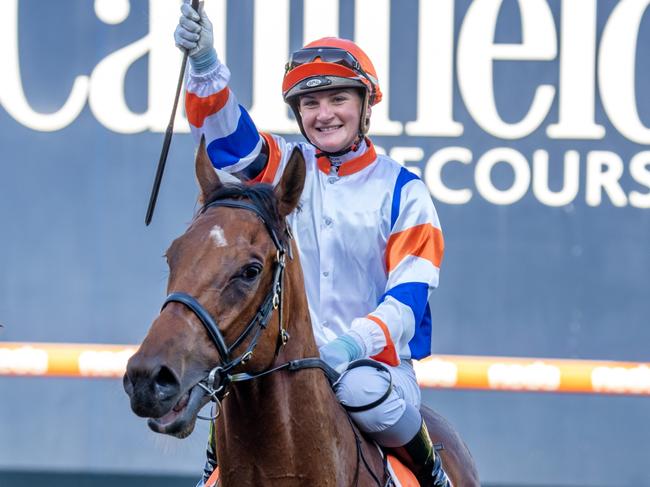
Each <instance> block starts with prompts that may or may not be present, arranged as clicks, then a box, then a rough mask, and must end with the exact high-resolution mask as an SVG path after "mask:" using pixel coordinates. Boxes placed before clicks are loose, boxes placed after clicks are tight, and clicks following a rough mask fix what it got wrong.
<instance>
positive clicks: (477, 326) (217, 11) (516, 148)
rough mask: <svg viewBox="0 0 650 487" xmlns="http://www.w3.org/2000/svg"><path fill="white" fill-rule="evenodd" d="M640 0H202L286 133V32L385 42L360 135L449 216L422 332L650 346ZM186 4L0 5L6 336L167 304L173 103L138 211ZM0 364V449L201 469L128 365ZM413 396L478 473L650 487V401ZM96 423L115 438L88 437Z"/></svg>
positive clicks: (81, 338)
mask: <svg viewBox="0 0 650 487" xmlns="http://www.w3.org/2000/svg"><path fill="white" fill-rule="evenodd" d="M649 3H650V2H648V1H643V0H622V1H618V2H617V1H610V0H601V1H596V0H583V1H572V0H564V1H560V0H548V1H545V0H525V1H524V0H519V1H514V0H475V1H473V2H472V1H467V0H463V1H455V2H454V1H452V0H419V1H417V0H408V1H392V2H391V1H389V0H356V1H353V0H341V1H338V0H301V1H296V0H256V1H254V0H241V1H228V2H226V1H225V0H207V1H206V8H207V11H208V13H209V15H210V16H211V18H212V19H213V23H214V26H215V38H216V39H215V42H216V44H217V50H218V51H219V55H220V58H221V59H222V60H225V62H226V63H228V65H229V66H230V68H231V70H232V73H233V76H232V80H233V81H232V88H233V90H234V91H235V92H237V94H238V97H239V99H240V102H241V103H242V104H243V105H245V106H246V107H248V108H249V110H250V113H251V115H252V117H253V119H254V120H255V121H256V122H257V124H258V126H259V128H260V129H263V130H265V131H271V132H275V133H280V134H283V135H285V136H286V137H287V138H289V139H292V140H294V139H298V138H299V132H298V129H297V126H296V125H295V122H294V121H293V120H292V118H291V117H290V114H289V112H288V110H287V109H286V107H285V106H284V104H283V102H282V97H281V95H280V85H281V79H282V75H283V68H284V63H285V61H286V58H287V56H288V54H289V52H290V51H291V50H293V49H297V48H298V47H300V46H301V45H302V43H303V40H305V41H307V40H310V39H313V38H316V37H321V36H323V35H340V36H343V37H348V38H353V39H355V40H356V41H357V42H358V43H359V44H360V45H361V46H362V47H363V48H364V49H365V50H366V51H367V52H368V54H369V55H370V57H371V58H372V59H373V61H374V62H375V65H376V66H377V68H378V71H379V73H378V74H379V78H380V83H381V85H382V91H383V92H384V94H385V98H384V100H383V101H382V103H381V104H380V105H378V106H377V107H376V109H375V110H374V111H373V115H372V127H371V136H372V137H373V140H374V141H375V143H376V145H377V146H380V147H381V148H382V150H384V151H385V152H386V153H388V154H389V155H390V156H391V157H393V158H394V159H396V160H398V161H400V162H402V163H404V164H405V165H406V166H407V167H409V168H410V169H411V170H413V171H414V172H416V173H417V174H418V175H420V177H421V178H422V179H423V180H424V182H425V183H426V184H427V186H428V188H429V189H430V192H431V195H432V198H433V199H434V201H435V203H436V206H437V209H438V212H439V215H440V218H441V221H442V225H443V230H444V233H445V241H446V252H445V261H444V263H443V267H442V275H441V283H440V288H439V290H438V291H437V297H436V312H435V315H434V350H435V351H436V353H444V354H469V355H507V356H531V357H566V358H589V359H612V360H634V361H648V352H647V349H648V347H647V341H648V336H649V333H648V324H649V323H650V298H649V293H648V275H650V243H649V242H650V212H649V208H650V151H649V150H647V146H648V145H649V144H650V90H649V89H648V85H647V82H646V80H647V79H649V78H650V61H649V59H650V56H649V54H650V24H649V23H648V15H647V8H648V5H649ZM178 5H179V2H176V1H172V0H149V1H135V0H134V1H128V0H95V1H94V2H91V1H89V0H59V1H57V2H48V1H38V0H21V1H20V2H19V1H18V0H3V1H2V2H1V3H0V66H2V69H0V105H1V109H0V134H1V135H0V140H1V152H0V154H1V157H0V167H1V172H2V177H0V198H1V202H2V204H0V221H1V222H2V228H3V230H2V232H0V323H2V324H3V325H4V329H2V330H1V331H0V339H2V340H7V341H47V342H50V341H51V342H97V343H137V342H139V341H140V340H141V339H142V337H143V335H144V333H145V331H146V329H147V327H148V325H149V323H150V322H151V320H152V318H153V317H154V316H155V315H156V313H157V310H158V308H159V305H160V303H161V301H162V299H163V296H164V295H165V280H166V267H165V263H164V260H163V259H162V258H161V257H160V256H161V255H162V253H163V252H164V250H165V248H166V246H167V245H168V244H169V242H171V240H172V239H173V238H174V237H175V236H176V235H178V234H179V233H180V232H181V231H182V229H183V228H184V225H185V224H186V223H187V222H188V221H189V220H190V218H191V215H192V211H193V209H194V208H195V199H196V188H195V183H194V175H193V166H192V162H193V150H194V143H193V141H192V140H191V137H190V136H189V135H188V132H189V129H188V125H187V122H186V120H185V119H184V115H183V114H182V113H179V115H178V119H177V124H176V126H177V131H176V135H175V138H174V140H173V142H172V149H171V153H170V158H169V162H168V168H167V173H166V175H165V179H164V181H163V186H162V190H161V194H160V199H159V204H158V208H157V210H156V214H155V216H154V220H153V224H152V225H151V226H150V227H148V228H145V227H144V224H143V219H144V214H145V209H146V204H147V199H148V193H149V190H150V188H151V183H152V180H153V175H154V171H155V165H156V163H157V160H158V155H159V151H160V146H161V143H162V133H163V131H164V130H165V127H166V125H167V120H168V117H169V113H170V110H171V102H172V99H173V93H174V88H175V83H176V79H177V76H178V69H179V66H180V58H181V54H180V53H179V52H178V51H177V50H176V49H175V47H174V45H173V39H172V32H173V30H174V27H175V23H176V22H177V19H178V15H179V13H178ZM641 380H647V381H650V379H647V378H641ZM0 383H1V384H2V390H3V391H9V392H7V393H6V397H11V398H12V399H11V400H10V401H2V402H1V403H0V416H2V418H3V419H2V420H0V427H1V428H2V429H1V430H0V431H1V434H2V436H3V441H2V442H1V443H0V468H11V469H19V468H26V469H36V468H45V469H49V468H51V469H64V470H69V469H72V470H104V471H105V470H113V471H117V472H125V471H131V472H133V471H147V472H151V473H156V472H182V473H189V472H193V471H196V472H198V471H199V469H200V467H201V465H202V458H201V455H202V453H201V452H202V449H203V445H202V443H203V439H204V436H202V434H201V432H198V433H196V434H195V437H194V438H193V439H191V440H188V442H187V443H185V444H182V445H179V444H176V443H175V444H174V445H173V446H172V447H169V443H168V442H167V441H166V440H165V442H164V445H165V446H164V447H163V448H161V447H160V443H161V440H160V439H157V438H155V439H154V438H152V434H151V433H149V432H148V431H147V429H146V426H145V424H144V422H142V421H140V420H137V419H136V418H135V417H132V413H131V412H130V409H129V407H128V404H127V400H126V396H125V395H124V394H123V393H122V392H121V391H120V384H119V383H117V382H116V381H110V382H109V381H106V382H92V383H91V382H82V381H66V380H51V379H50V380H46V379H32V380H26V379H7V378H3V379H0ZM17 390H21V391H23V392H22V393H16V392H15V391H17ZM424 399H425V401H426V402H427V403H430V404H431V405H433V406H434V407H436V408H438V409H439V410H440V411H441V412H443V414H445V415H446V416H448V417H449V418H450V419H451V420H452V421H453V422H454V423H455V425H456V426H457V427H458V428H459V430H460V431H461V432H462V434H463V435H464V437H465V438H466V440H467V443H468V444H469V446H470V448H471V449H472V450H473V452H474V455H475V457H476V459H477V462H478V464H479V468H480V470H481V473H482V477H483V479H484V481H485V482H486V483H499V482H500V483H510V484H512V485H522V484H529V485H545V484H549V485H551V484H552V485H598V486H611V485H636V486H638V485H647V484H650V476H649V474H648V473H647V471H646V469H645V468H644V463H645V455H646V452H647V449H648V447H649V446H650V442H649V441H648V439H647V438H648V437H649V436H648V435H649V434H650V430H649V429H648V426H647V424H648V421H647V410H648V404H647V399H641V398H613V397H597V396H577V395H576V396H557V395H544V396H542V395H535V394H532V393H531V394H515V395H509V394H508V393H487V392H471V393H470V392H460V391H445V392H442V391H427V392H426V393H425V396H424ZM34 418H38V421H37V423H38V424H35V422H34ZM122 424H123V425H125V429H124V430H123V429H122V427H121V425H122ZM118 426H119V427H118ZM118 429H119V430H120V431H123V432H122V433H119V434H117V433H116V430H118ZM7 438H9V441H4V439H7ZM100 442H101V443H102V445H104V446H103V448H102V450H103V452H106V451H107V450H109V451H113V452H114V455H106V454H105V453H100V452H97V453H95V452H94V450H95V448H96V447H97V444H98V443H100ZM63 444H64V445H63ZM170 449H171V450H172V451H173V454H170V453H169V450H170ZM35 451H38V452H43V451H49V452H50V453H49V454H47V455H42V454H41V453H35Z"/></svg>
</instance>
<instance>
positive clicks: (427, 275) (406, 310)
mask: <svg viewBox="0 0 650 487" xmlns="http://www.w3.org/2000/svg"><path fill="white" fill-rule="evenodd" d="M390 225H391V231H390V235H389V237H388V241H387V243H386V250H385V265H386V272H387V274H388V276H387V277H388V279H387V284H386V290H385V293H384V295H383V296H382V297H381V298H380V300H379V305H378V306H377V308H376V309H375V310H374V311H373V312H372V313H370V314H369V316H368V318H369V319H371V320H372V321H374V322H375V323H377V325H378V326H379V327H380V328H381V330H382V331H383V333H384V336H385V339H386V343H385V345H384V347H383V349H381V350H379V351H378V353H376V354H375V355H373V356H372V358H374V359H376V360H379V361H381V362H384V363H387V364H389V365H398V364H399V362H400V359H399V356H400V353H401V354H402V355H405V354H409V352H410V356H412V357H413V358H423V357H426V356H427V355H430V354H431V316H430V313H429V304H428V303H429V298H430V296H431V293H432V291H433V290H434V289H435V288H436V287H437V286H438V279H439V273H440V265H441V262H442V257H443V253H444V241H443V236H442V231H441V228H440V222H439V220H438V215H437V213H436V210H435V207H434V206H433V202H432V201H431V196H430V195H429V192H428V190H427V188H426V186H425V185H424V183H422V181H420V179H419V178H417V176H415V175H413V174H411V173H410V172H409V171H408V170H406V169H404V168H402V169H401V172H400V174H399V177H398V178H397V182H396V185H395V191H394V193H393V200H392V207H391V223H390Z"/></svg>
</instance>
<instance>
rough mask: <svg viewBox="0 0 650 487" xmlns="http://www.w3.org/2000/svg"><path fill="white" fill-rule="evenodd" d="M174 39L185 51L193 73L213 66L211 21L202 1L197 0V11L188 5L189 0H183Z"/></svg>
mask: <svg viewBox="0 0 650 487" xmlns="http://www.w3.org/2000/svg"><path fill="white" fill-rule="evenodd" d="M174 41H175V42H176V47H178V48H179V49H180V50H181V51H187V54H188V56H189V58H190V64H191V65H192V70H193V71H194V72H195V73H206V72H208V71H210V70H211V69H212V68H213V67H214V65H215V64H216V63H217V52H216V51H215V50H214V35H213V34H212V22H210V19H209V18H208V15H207V14H206V13H205V6H204V2H199V10H198V12H197V11H196V10H194V9H193V8H192V6H191V5H190V0H183V4H182V5H181V17H180V19H179V20H178V26H177V27H176V30H175V31H174Z"/></svg>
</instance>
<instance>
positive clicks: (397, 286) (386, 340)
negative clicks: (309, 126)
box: [186, 64, 444, 366]
mask: <svg viewBox="0 0 650 487" xmlns="http://www.w3.org/2000/svg"><path fill="white" fill-rule="evenodd" d="M229 77H230V73H229V71H228V68H227V67H226V66H225V65H223V64H219V65H218V66H217V67H216V68H215V69H214V70H212V71H210V72H209V73H206V74H203V75H196V74H193V73H190V75H189V77H188V80H187V95H186V111H187V114H188V120H189V121H190V126H191V129H192V133H193V134H194V137H195V139H196V140H197V141H199V140H200V138H201V136H203V135H205V137H206V147H207V151H208V155H209V156H210V159H211V160H212V163H213V165H214V166H215V167H216V168H218V169H223V170H226V171H229V172H237V171H241V170H242V169H244V168H245V167H247V166H248V165H249V164H251V163H252V162H253V161H254V160H255V159H256V158H257V156H258V155H259V153H260V151H261V150H262V147H263V146H264V145H265V146H266V149H267V150H266V152H267V153H268V162H267V164H266V166H265V168H264V169H263V171H262V173H261V174H260V175H259V176H258V177H257V178H256V181H259V182H266V183H271V184H277V183H278V181H279V180H280V177H281V175H282V172H283V170H284V168H285V165H286V164H287V162H288V159H289V156H290V154H291V151H292V150H293V148H294V147H296V146H297V147H299V148H300V150H301V151H302V154H303V155H304V158H305V162H306V168H307V176H306V181H305V189H304V191H303V194H302V197H301V201H300V207H299V208H300V209H299V210H296V211H294V212H293V213H292V214H291V215H290V217H289V223H290V224H291V226H292V229H293V232H294V235H295V237H296V243H297V246H298V250H299V253H300V260H301V263H302V268H303V271H304V276H305V289H306V291H307V300H308V304H309V312H310V315H311V320H312V326H313V329H314V334H315V337H316V342H317V344H318V346H319V347H321V346H323V345H324V344H326V343H328V342H330V341H331V340H333V339H335V338H336V337H337V336H340V335H342V334H344V333H346V332H348V331H350V330H353V331H354V332H356V334H357V337H360V338H361V340H362V342H363V344H364V346H365V350H364V351H365V355H366V356H370V357H372V358H374V359H377V360H380V361H382V362H384V363H387V364H389V365H393V366H395V365H398V364H399V363H400V359H407V358H411V357H413V358H422V357H425V356H427V355H430V353H431V312H430V307H429V302H430V298H431V294H432V291H433V290H434V289H435V288H436V287H437V285H438V277H439V269H440V264H441V261H442V256H443V250H444V244H443V237H442V232H441V230H440V223H439V221H438V216H437V214H436V210H435V208H434V206H433V203H432V201H431V197H430V195H429V192H428V190H427V188H426V186H425V185H424V184H423V183H422V181H421V180H420V179H419V178H418V177H417V176H415V175H414V174H412V173H411V172H409V171H408V170H406V169H405V168H403V167H402V166H400V165H399V164H398V163H397V162H395V161H394V160H392V159H390V158H389V157H387V156H384V155H377V154H376V153H375V150H374V147H373V145H372V143H371V142H370V140H369V139H366V141H365V143H363V144H361V147H360V148H359V150H358V151H357V153H354V154H351V155H350V156H348V157H347V160H345V162H342V163H341V164H340V165H333V164H332V163H331V161H330V160H329V159H327V158H326V157H316V153H315V148H314V147H313V146H311V145H309V144H306V143H299V144H296V143H289V142H287V141H286V140H284V139H283V138H282V137H279V136H275V135H270V134H264V133H258V131H257V129H256V128H255V125H254V124H253V122H252V120H251V119H250V117H249V116H248V113H247V112H246V110H245V109H244V108H243V107H241V106H240V105H239V104H238V103H237V100H236V98H235V96H234V94H233V93H232V92H231V91H230V89H229V88H228V81H229Z"/></svg>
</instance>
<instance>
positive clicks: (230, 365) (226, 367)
mask: <svg viewBox="0 0 650 487" xmlns="http://www.w3.org/2000/svg"><path fill="white" fill-rule="evenodd" d="M219 206H222V207H228V208H239V209H244V210H249V211H252V212H253V213H255V214H256V215H257V216H258V217H259V218H260V219H261V220H262V222H263V223H264V226H265V227H266V229H267V231H268V233H269V235H270V237H271V240H273V244H274V245H275V248H276V254H275V262H274V269H273V282H272V283H271V288H270V289H269V292H268V293H267V295H266V297H265V298H264V301H263V302H262V304H261V305H260V307H259V308H258V310H257V313H255V316H254V317H253V318H252V319H251V321H250V322H249V323H248V325H247V326H246V328H245V329H244V331H243V332H242V333H241V334H240V335H239V337H238V338H237V339H236V340H235V341H234V342H233V343H232V345H230V346H228V345H226V341H225V339H224V337H223V334H222V333H221V331H220V330H219V327H218V326H217V323H216V321H215V320H214V318H213V317H212V315H210V313H209V312H208V311H207V310H206V309H205V308H204V307H203V305H201V303H199V301H198V300H197V299H196V298H194V297H193V296H191V295H190V294H187V293H184V292H174V293H171V294H170V295H169V296H167V298H166V299H165V302H164V303H163V305H162V307H161V311H162V310H163V309H165V306H167V305H168V304H169V303H180V304H183V305H184V306H186V307H187V308H188V309H189V310H190V311H192V313H194V315H195V316H196V317H197V318H198V319H199V321H200V322H201V323H202V324H203V326H204V327H205V329H206V331H207V332H208V335H209V336H210V339H211V340H212V343H214V345H215V347H216V348H217V351H218V353H219V356H220V358H221V364H219V365H217V366H216V367H214V368H213V369H212V370H210V372H209V373H208V375H207V376H206V377H205V378H204V379H203V380H201V381H199V382H198V385H199V386H200V387H201V388H202V389H203V390H204V391H205V392H206V393H207V394H208V395H209V396H210V400H211V401H213V402H214V403H215V408H214V409H215V411H214V412H213V416H212V417H208V418H206V417H202V416H198V417H199V418H201V419H207V420H214V419H216V418H217V417H218V416H219V412H220V410H221V401H222V399H223V398H224V397H225V396H226V395H227V394H228V388H229V386H230V385H231V384H232V383H233V382H242V381H248V380H253V379H257V378H260V377H263V376H265V375H269V374H271V373H273V372H277V371H279V370H283V369H287V370H289V371H297V370H302V369H308V368H319V369H321V370H322V371H323V372H324V373H325V376H326V377H327V380H328V381H329V382H330V385H334V384H335V383H336V382H337V381H338V379H339V378H340V374H339V373H338V372H337V371H336V370H334V369H333V368H332V367H330V366H329V365H328V364H326V363H325V362H323V361H322V360H321V359H320V358H319V357H314V358H304V359H297V360H290V361H288V362H286V363H284V364H282V365H278V366H275V367H273V365H272V366H271V367H270V368H268V369H266V370H264V371H262V372H258V373H255V374H249V373H246V372H242V373H238V374H231V373H230V372H231V371H232V370H233V369H234V368H235V367H237V366H239V365H243V364H245V363H246V362H248V361H249V360H250V359H251V358H252V356H253V351H254V350H255V347H256V346H257V342H258V340H259V338H260V336H261V334H262V331H264V330H265V329H266V328H267V326H268V324H269V321H270V320H271V316H272V315H273V312H274V311H275V310H278V322H279V328H280V329H279V334H278V340H277V343H276V347H275V355H274V360H273V362H272V364H274V363H275V360H276V359H277V356H278V354H279V352H280V349H281V348H282V347H283V346H284V345H286V344H287V342H288V340H289V333H288V332H287V330H286V329H285V328H284V325H283V319H282V302H283V299H282V290H283V283H284V280H283V278H284V270H285V266H286V256H287V255H289V258H290V259H293V255H292V253H291V244H290V241H291V240H292V239H293V235H292V234H291V230H290V228H291V227H289V225H287V223H286V221H283V226H284V228H285V232H286V237H287V241H288V242H289V245H288V246H285V245H284V244H283V241H282V240H280V238H278V235H277V233H276V231H275V229H274V228H273V226H272V225H271V224H270V222H269V216H267V215H265V214H264V212H263V211H262V210H260V208H258V207H257V206H256V205H254V204H252V203H249V202H248V201H244V200H233V199H222V200H216V201H213V202H212V203H209V204H207V205H205V206H203V207H202V208H201V210H200V211H199V215H201V214H203V213H205V212H206V211H207V210H208V209H209V208H214V207H219ZM251 334H253V337H252V339H251V341H250V343H249V344H248V346H247V347H246V350H245V351H244V352H243V353H242V354H241V355H239V356H237V357H235V358H234V359H231V354H232V352H233V350H234V349H236V348H237V347H238V346H239V345H241V343H242V342H243V341H244V340H246V338H247V337H248V336H249V335H251ZM362 365H370V366H375V367H380V368H381V369H383V370H387V369H386V368H385V366H383V365H381V364H377V363H376V362H373V361H371V360H364V359H362V360H358V361H357V362H356V365H353V366H352V367H355V366H362ZM388 376H389V380H390V373H389V374H388ZM390 382H391V384H390V385H389V388H388V389H387V391H386V394H384V396H383V397H382V398H380V399H379V400H377V401H374V402H373V403H371V404H368V405H366V406H362V407H356V408H351V407H346V409H348V411H362V410H364V409H370V408H373V407H375V406H376V405H377V404H379V403H380V402H382V401H383V400H385V399H386V397H388V393H389V392H390V389H391V388H392V380H390ZM348 421H349V422H350V426H351V428H352V432H353V434H354V437H355V442H356V449H357V469H356V473H355V482H354V484H355V485H356V484H357V483H358V479H359V463H360V460H363V463H364V465H365V467H366V468H367V470H368V472H369V473H370V474H371V476H372V477H373V479H374V480H375V481H376V483H377V485H379V486H382V483H381V482H380V481H379V479H378V478H377V476H376V475H375V473H374V472H373V471H372V468H371V467H370V465H369V464H368V462H367V460H366V458H365V456H364V454H363V451H362V448H361V443H360V439H359V436H358V434H357V432H356V430H355V428H354V425H353V424H352V420H351V418H350V417H349V415H348ZM384 476H385V478H386V479H387V481H386V483H385V484H383V485H384V486H385V487H386V486H388V485H391V482H392V480H391V477H390V475H388V471H387V464H386V457H385V456H384Z"/></svg>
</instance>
